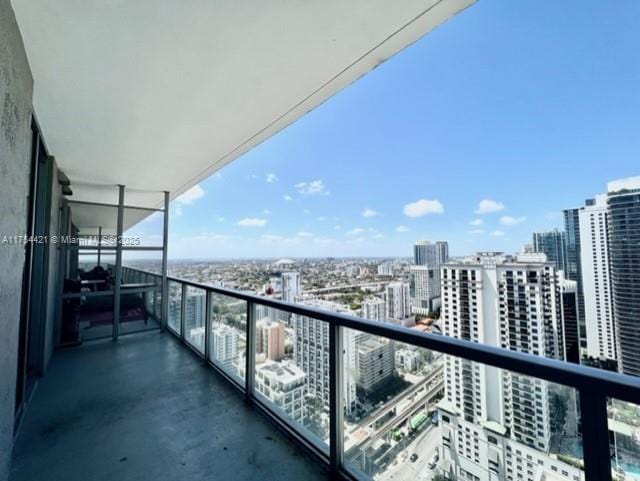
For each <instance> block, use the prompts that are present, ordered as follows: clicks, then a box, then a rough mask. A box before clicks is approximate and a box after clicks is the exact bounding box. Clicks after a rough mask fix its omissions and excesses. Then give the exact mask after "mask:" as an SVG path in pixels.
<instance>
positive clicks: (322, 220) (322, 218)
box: [317, 216, 327, 222]
mask: <svg viewBox="0 0 640 481" xmlns="http://www.w3.org/2000/svg"><path fill="white" fill-rule="evenodd" d="M325 220H327V218H326V217H322V216H321V217H318V218H317V221H318V222H324V221H325Z"/></svg>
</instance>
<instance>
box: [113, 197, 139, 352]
mask: <svg viewBox="0 0 640 481" xmlns="http://www.w3.org/2000/svg"><path fill="white" fill-rule="evenodd" d="M123 224H124V185H119V186H118V224H117V227H116V276H115V283H116V284H115V286H114V288H113V340H114V341H117V340H118V334H119V333H120V286H121V284H122V229H123ZM145 309H146V306H145Z"/></svg>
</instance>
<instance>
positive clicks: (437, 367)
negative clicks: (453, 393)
mask: <svg viewBox="0 0 640 481" xmlns="http://www.w3.org/2000/svg"><path fill="white" fill-rule="evenodd" d="M443 371H444V364H443V363H442V361H440V360H438V361H436V362H435V363H434V365H433V368H432V370H431V371H430V372H429V373H428V374H427V376H426V377H425V378H424V379H422V380H421V381H419V382H418V383H416V384H414V385H413V386H411V387H410V388H408V389H406V390H404V391H402V392H401V393H399V394H398V395H397V396H396V397H394V398H393V399H391V400H390V401H388V402H386V403H385V404H384V406H382V407H379V408H377V409H376V410H375V411H373V412H371V413H369V414H368V415H367V416H365V417H364V418H363V419H361V420H360V422H358V426H373V425H374V424H375V423H376V422H377V421H378V420H379V419H380V418H383V417H385V416H386V415H387V413H388V412H389V411H391V410H393V409H395V408H396V406H397V405H398V404H399V403H401V402H402V401H404V400H406V399H407V398H409V397H411V396H413V395H414V394H415V393H416V391H419V390H422V389H424V388H425V386H428V385H429V384H431V382H432V381H433V379H434V378H435V377H436V376H439V377H440V378H443Z"/></svg>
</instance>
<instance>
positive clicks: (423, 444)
mask: <svg viewBox="0 0 640 481" xmlns="http://www.w3.org/2000/svg"><path fill="white" fill-rule="evenodd" d="M441 439H442V437H441V433H440V426H430V427H429V428H427V429H426V430H425V431H424V432H423V433H422V434H420V435H419V436H418V437H416V438H415V439H414V440H413V441H412V442H411V444H409V445H408V446H407V447H406V448H405V449H404V450H403V452H402V454H400V455H399V456H398V457H397V458H396V462H395V463H393V464H391V466H389V468H388V469H387V470H386V471H385V472H384V473H381V474H380V475H378V476H376V477H375V479H376V481H407V480H409V481H429V480H431V479H432V478H433V476H434V475H435V473H436V470H435V469H429V466H428V464H429V463H430V462H431V460H432V459H433V455H434V454H435V453H436V451H437V449H438V447H439V446H440V442H441ZM414 453H416V454H417V455H418V459H417V460H416V461H415V462H411V460H410V459H409V458H410V457H411V455H412V454H414Z"/></svg>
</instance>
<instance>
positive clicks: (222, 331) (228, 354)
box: [211, 323, 238, 369]
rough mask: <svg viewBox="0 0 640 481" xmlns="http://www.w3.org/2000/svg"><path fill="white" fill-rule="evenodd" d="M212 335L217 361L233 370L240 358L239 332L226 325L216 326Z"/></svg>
mask: <svg viewBox="0 0 640 481" xmlns="http://www.w3.org/2000/svg"><path fill="white" fill-rule="evenodd" d="M211 333H212V342H213V345H212V352H213V355H214V357H215V360H216V361H217V362H218V363H220V364H221V365H222V366H223V367H225V368H227V369H231V368H232V367H233V363H234V361H235V360H236V358H237V357H238V331H237V330H236V329H234V328H232V327H231V326H227V325H226V324H218V323H216V324H215V327H214V328H213V329H212V331H211Z"/></svg>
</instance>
